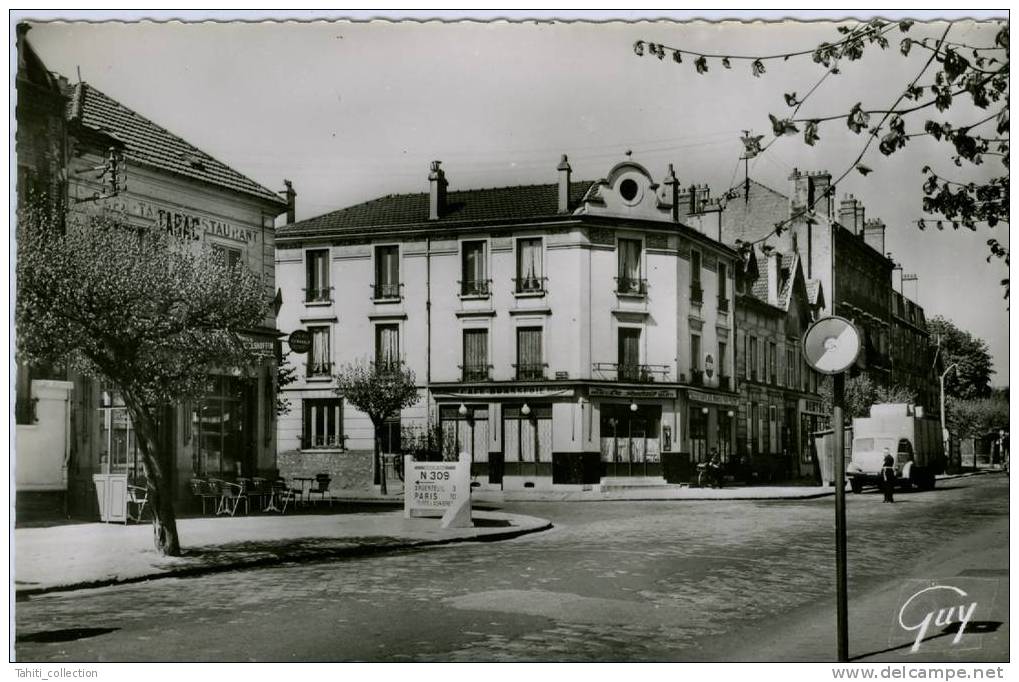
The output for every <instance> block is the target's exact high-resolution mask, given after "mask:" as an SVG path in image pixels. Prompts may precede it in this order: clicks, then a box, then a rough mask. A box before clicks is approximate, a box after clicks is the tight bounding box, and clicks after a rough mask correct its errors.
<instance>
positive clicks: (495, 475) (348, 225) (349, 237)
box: [276, 156, 738, 489]
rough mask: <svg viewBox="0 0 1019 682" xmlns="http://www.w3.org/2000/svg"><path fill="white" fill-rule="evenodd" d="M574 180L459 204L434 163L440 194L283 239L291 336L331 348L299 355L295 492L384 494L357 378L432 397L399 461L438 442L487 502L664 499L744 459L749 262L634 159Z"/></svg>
mask: <svg viewBox="0 0 1019 682" xmlns="http://www.w3.org/2000/svg"><path fill="white" fill-rule="evenodd" d="M550 171H552V168H551V167H550ZM556 172H557V173H558V182H556V183H552V184H547V185H528V186H514V187H501V188H491V189H476V190H466V191H456V192H453V191H448V189H447V188H448V182H447V179H446V177H445V172H444V170H443V169H442V168H441V165H440V163H439V162H434V163H433V164H432V168H431V172H430V174H429V175H428V186H429V191H428V192H427V193H420V194H409V195H389V196H384V197H381V198H379V199H375V200H373V201H369V202H366V203H363V204H359V205H356V206H352V207H349V208H346V209H342V210H339V211H335V212H333V213H329V214H326V215H323V216H319V217H317V218H312V219H309V220H304V221H301V222H297V223H292V224H288V225H286V226H284V227H281V228H279V229H278V232H277V240H276V267H277V270H276V273H277V281H278V282H279V284H280V286H281V287H282V291H283V305H282V308H281V310H280V313H279V316H278V318H277V322H278V326H279V328H280V329H281V330H282V331H283V332H285V333H290V332H292V331H294V330H296V329H306V330H307V331H308V332H309V333H310V334H311V337H312V347H311V349H310V351H309V352H308V354H307V355H297V354H293V353H291V354H290V355H289V356H288V359H289V361H290V362H291V363H293V364H295V365H296V366H297V369H298V371H297V375H298V380H297V381H296V382H295V383H294V384H292V385H290V386H288V387H286V393H287V396H288V397H289V399H290V402H291V404H292V409H291V411H290V413H289V414H288V415H286V416H283V417H281V419H280V424H279V436H278V450H279V453H280V455H279V456H280V468H281V470H282V471H283V473H284V475H300V473H313V472H317V471H326V472H330V473H331V474H332V476H333V479H334V482H335V485H337V486H338V487H339V488H364V487H370V486H371V485H372V483H373V481H372V479H371V473H370V472H371V452H372V445H373V443H372V438H373V429H372V425H371V422H370V421H369V420H368V418H367V417H366V416H365V415H363V414H361V413H359V412H358V411H357V410H355V409H354V408H353V407H352V406H350V405H348V404H346V402H345V401H344V400H343V397H342V396H339V395H337V394H336V393H335V391H334V387H335V380H334V379H333V376H332V374H333V372H334V371H335V370H336V368H337V366H339V365H344V364H348V363H354V362H375V363H381V364H383V365H388V364H390V363H397V362H402V363H406V365H407V366H408V367H409V368H410V369H411V370H413V371H414V373H415V375H416V378H417V380H418V383H419V390H420V394H421V400H419V401H418V403H417V404H416V405H414V406H412V407H410V408H408V409H406V410H404V411H403V413H402V414H401V415H400V418H399V420H394V422H393V423H392V424H389V425H387V427H386V429H384V432H383V434H382V438H381V442H382V447H383V451H384V452H387V453H392V454H396V453H398V452H400V450H401V449H402V448H401V438H407V434H408V433H415V432H416V433H422V432H424V430H425V429H427V428H429V426H430V427H431V428H432V429H434V430H435V431H436V432H437V434H439V435H438V438H439V439H440V440H441V448H442V450H443V453H444V454H445V455H447V456H454V457H455V455H456V454H457V453H459V452H468V453H469V454H470V455H471V459H472V463H473V464H472V475H473V479H474V483H475V484H477V485H479V486H483V487H486V488H496V489H499V488H502V489H525V488H535V489H551V488H560V487H565V488H569V487H571V486H593V485H601V486H608V485H612V484H613V483H617V482H624V481H625V482H630V483H632V482H634V479H642V480H644V481H648V482H655V481H658V482H664V481H665V480H667V479H669V480H672V479H674V478H675V477H676V476H678V475H680V474H681V473H682V472H683V471H684V470H685V469H688V467H689V465H690V464H691V463H692V462H695V461H702V460H703V459H705V458H706V457H707V456H708V452H709V450H710V449H711V448H715V447H717V448H719V450H722V451H732V448H733V445H734V439H735V428H734V420H733V419H732V418H731V416H730V413H731V412H732V410H734V409H736V408H737V405H738V400H737V396H736V394H735V393H734V388H735V387H734V385H733V377H732V367H733V366H734V356H733V354H734V350H735V349H734V342H733V334H734V327H733V304H732V296H733V291H734V290H733V273H734V272H735V264H736V261H737V255H736V253H735V251H733V250H732V249H730V248H728V247H726V246H724V245H722V244H721V243H720V242H719V241H718V234H717V227H716V228H715V234H710V233H706V232H704V231H701V229H698V228H695V227H693V226H691V224H684V223H682V222H680V220H679V218H680V216H681V214H682V215H684V216H685V215H686V211H682V212H681V211H680V210H679V208H680V204H681V203H682V201H683V197H684V196H689V194H690V193H689V192H688V193H687V194H686V195H684V194H681V193H680V192H679V186H678V184H677V182H676V180H675V178H674V176H673V174H672V172H671V168H670V173H669V177H667V178H666V179H665V180H664V181H663V182H662V183H661V184H659V183H656V182H655V181H654V179H653V178H652V176H651V175H650V173H649V172H648V171H647V170H646V169H645V168H643V167H642V166H641V165H639V164H637V163H634V162H632V161H630V160H627V161H625V162H623V163H620V164H618V165H616V166H615V167H613V168H612V169H611V170H610V171H609V173H608V174H607V176H606V177H605V178H604V179H602V180H598V181H594V182H592V181H588V182H575V181H573V180H572V178H571V169H570V166H569V163H568V160H567V159H566V157H565V156H564V157H563V159H562V161H561V162H560V164H559V166H558V168H557V169H556ZM550 175H552V176H553V177H555V176H554V175H553V174H552V172H550ZM422 180H424V177H422ZM690 222H691V223H692V224H696V225H700V224H702V223H704V224H709V223H710V222H711V221H696V222H695V221H690ZM715 223H716V224H717V220H716V221H715ZM298 472H300V473H298Z"/></svg>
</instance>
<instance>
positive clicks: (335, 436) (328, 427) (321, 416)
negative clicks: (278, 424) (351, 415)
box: [301, 398, 343, 449]
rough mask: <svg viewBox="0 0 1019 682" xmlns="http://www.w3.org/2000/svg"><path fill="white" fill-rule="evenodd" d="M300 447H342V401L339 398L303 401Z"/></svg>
mask: <svg viewBox="0 0 1019 682" xmlns="http://www.w3.org/2000/svg"><path fill="white" fill-rule="evenodd" d="M302 405H303V421H304V424H303V427H304V428H303V438H302V443H301V447H302V448H304V449H313V448H342V447H343V400H342V399H341V398H314V399H305V400H303V401H302Z"/></svg>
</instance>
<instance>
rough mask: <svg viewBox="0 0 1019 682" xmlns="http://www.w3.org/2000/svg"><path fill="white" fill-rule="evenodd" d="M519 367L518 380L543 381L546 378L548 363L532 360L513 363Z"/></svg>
mask: <svg viewBox="0 0 1019 682" xmlns="http://www.w3.org/2000/svg"><path fill="white" fill-rule="evenodd" d="M513 366H514V367H516V368H517V380H519V381H542V380H544V379H545V368H546V367H548V363H544V362H537V363H535V362H531V363H523V364H516V365H513Z"/></svg>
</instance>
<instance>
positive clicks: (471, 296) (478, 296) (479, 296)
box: [457, 294, 492, 301]
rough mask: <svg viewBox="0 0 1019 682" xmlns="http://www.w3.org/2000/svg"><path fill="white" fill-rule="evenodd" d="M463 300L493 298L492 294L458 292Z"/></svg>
mask: <svg viewBox="0 0 1019 682" xmlns="http://www.w3.org/2000/svg"><path fill="white" fill-rule="evenodd" d="M457 295H458V296H459V297H460V300H461V301H484V300H486V299H489V298H492V295H491V294H457Z"/></svg>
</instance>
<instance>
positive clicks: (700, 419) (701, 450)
mask: <svg viewBox="0 0 1019 682" xmlns="http://www.w3.org/2000/svg"><path fill="white" fill-rule="evenodd" d="M689 421H690V461H691V462H706V461H708V415H707V414H706V413H705V412H704V408H702V407H701V406H700V405H691V406H690V420H689Z"/></svg>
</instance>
